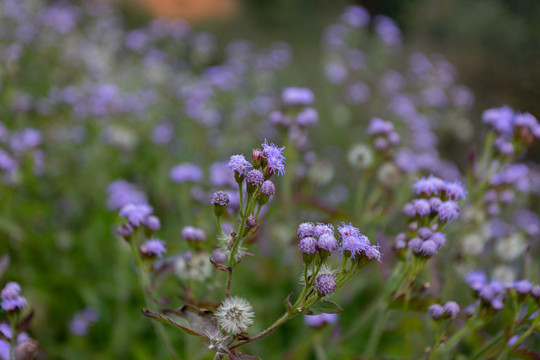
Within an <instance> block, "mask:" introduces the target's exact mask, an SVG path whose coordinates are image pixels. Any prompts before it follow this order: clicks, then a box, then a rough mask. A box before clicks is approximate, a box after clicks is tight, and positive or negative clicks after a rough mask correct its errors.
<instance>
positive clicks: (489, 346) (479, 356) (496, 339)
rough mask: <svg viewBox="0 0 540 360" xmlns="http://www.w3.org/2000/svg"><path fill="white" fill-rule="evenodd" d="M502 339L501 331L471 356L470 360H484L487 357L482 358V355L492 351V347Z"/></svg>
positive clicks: (502, 333)
mask: <svg viewBox="0 0 540 360" xmlns="http://www.w3.org/2000/svg"><path fill="white" fill-rule="evenodd" d="M503 338H504V331H501V332H500V333H499V335H497V336H495V337H494V338H493V339H491V341H490V342H489V343H487V344H486V345H484V347H482V348H481V349H480V350H478V351H477V352H476V353H474V354H473V356H472V358H471V360H478V359H486V358H487V356H484V354H486V353H488V351H490V350H493V349H492V347H493V346H494V345H496V344H497V343H498V342H499V341H501V340H502V339H503Z"/></svg>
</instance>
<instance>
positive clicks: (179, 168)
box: [170, 163, 203, 184]
mask: <svg viewBox="0 0 540 360" xmlns="http://www.w3.org/2000/svg"><path fill="white" fill-rule="evenodd" d="M170 177H171V180H172V181H173V182H175V183H177V184H180V183H183V182H187V181H191V182H198V181H200V180H201V179H202V177H203V173H202V170H201V168H199V167H198V166H197V165H193V164H190V163H183V164H180V165H176V166H175V167H173V168H172V169H171V171H170Z"/></svg>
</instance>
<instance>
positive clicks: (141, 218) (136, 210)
mask: <svg viewBox="0 0 540 360" xmlns="http://www.w3.org/2000/svg"><path fill="white" fill-rule="evenodd" d="M153 211H154V209H153V208H152V207H151V206H150V205H148V204H127V205H124V206H123V207H122V209H120V211H119V213H118V214H119V215H120V216H122V217H124V218H126V219H127V220H128V221H129V222H130V223H131V224H132V225H135V226H139V225H141V224H143V223H144V222H145V220H146V219H147V218H148V216H150V214H152V212H153Z"/></svg>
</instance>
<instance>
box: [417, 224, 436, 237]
mask: <svg viewBox="0 0 540 360" xmlns="http://www.w3.org/2000/svg"><path fill="white" fill-rule="evenodd" d="M416 233H417V234H418V236H420V238H422V239H424V240H427V239H429V238H430V237H431V235H433V231H431V229H430V228H427V227H421V228H420V229H418V230H417V231H416Z"/></svg>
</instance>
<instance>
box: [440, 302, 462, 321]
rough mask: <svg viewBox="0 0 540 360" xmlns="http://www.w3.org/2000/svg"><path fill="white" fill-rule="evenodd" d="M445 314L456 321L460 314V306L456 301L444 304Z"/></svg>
mask: <svg viewBox="0 0 540 360" xmlns="http://www.w3.org/2000/svg"><path fill="white" fill-rule="evenodd" d="M444 312H445V313H446V315H448V316H449V317H450V318H452V319H454V318H455V317H456V316H458V314H459V312H460V308H459V305H458V304H457V303H456V302H455V301H448V302H447V303H446V304H444Z"/></svg>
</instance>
